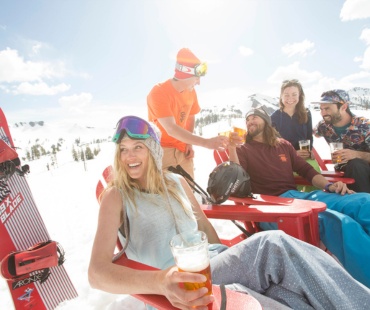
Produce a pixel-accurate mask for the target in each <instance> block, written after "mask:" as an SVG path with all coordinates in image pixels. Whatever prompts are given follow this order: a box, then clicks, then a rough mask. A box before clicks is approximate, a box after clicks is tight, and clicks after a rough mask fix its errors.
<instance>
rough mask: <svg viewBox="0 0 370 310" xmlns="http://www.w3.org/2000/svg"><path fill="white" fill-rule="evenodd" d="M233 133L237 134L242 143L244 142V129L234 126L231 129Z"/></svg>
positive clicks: (245, 132)
mask: <svg viewBox="0 0 370 310" xmlns="http://www.w3.org/2000/svg"><path fill="white" fill-rule="evenodd" d="M233 132H237V133H238V136H239V137H240V138H242V140H243V143H244V142H245V136H246V134H247V131H246V130H245V129H243V128H239V127H236V126H234V127H233Z"/></svg>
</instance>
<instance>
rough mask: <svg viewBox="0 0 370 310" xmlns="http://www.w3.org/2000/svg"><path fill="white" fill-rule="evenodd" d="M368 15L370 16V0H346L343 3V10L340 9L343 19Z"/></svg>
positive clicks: (361, 17)
mask: <svg viewBox="0 0 370 310" xmlns="http://www.w3.org/2000/svg"><path fill="white" fill-rule="evenodd" d="M368 17H370V1H369V0H346V2H344V4H343V7H342V10H341V11H340V19H341V20H342V21H349V20H355V19H363V18H368Z"/></svg>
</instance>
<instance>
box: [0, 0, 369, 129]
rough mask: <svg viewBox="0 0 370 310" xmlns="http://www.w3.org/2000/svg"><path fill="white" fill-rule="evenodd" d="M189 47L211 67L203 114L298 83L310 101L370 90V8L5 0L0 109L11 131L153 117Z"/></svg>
mask: <svg viewBox="0 0 370 310" xmlns="http://www.w3.org/2000/svg"><path fill="white" fill-rule="evenodd" d="M182 47H188V48H190V49H191V50H192V51H193V52H194V53H195V54H196V55H197V56H198V57H199V58H200V59H202V60H204V61H206V62H207V63H208V68H209V69H208V74H207V75H206V76H205V77H204V78H202V80H201V85H200V86H198V87H197V92H198V97H199V101H200V105H201V106H202V107H212V106H226V105H233V104H235V103H238V102H243V100H245V98H246V97H247V96H248V95H251V94H254V93H261V94H264V95H269V96H272V97H276V96H279V89H280V85H281V81H282V80H284V79H292V78H297V79H299V80H300V81H301V83H302V84H303V87H304V90H305V92H306V97H307V100H306V104H308V103H309V102H310V101H311V100H315V99H317V98H318V97H319V96H320V94H321V93H322V91H325V90H329V89H332V88H344V89H349V88H352V87H355V86H361V87H370V83H369V81H370V1H369V0H240V1H236V0H105V1H102V0H101V1H98V0H78V1H76V0H64V1H61V0H59V1H57V0H28V1H26V0H23V1H21V0H12V1H8V0H0V106H1V107H2V108H3V110H4V111H5V113H6V114H7V116H8V118H9V121H10V122H17V121H30V120H32V121H38V120H44V121H55V120H61V119H63V120H70V121H73V122H80V123H82V124H87V125H95V124H97V123H98V122H100V123H103V122H113V123H115V122H116V121H117V120H118V119H119V118H120V117H121V116H123V115H126V114H136V115H139V116H142V117H146V96H147V94H148V92H149V91H150V89H151V88H152V86H153V85H154V84H155V83H157V82H161V81H164V80H166V79H168V78H170V77H172V76H173V72H174V65H175V57H176V53H177V51H178V50H179V49H180V48H182ZM113 126H114V124H113Z"/></svg>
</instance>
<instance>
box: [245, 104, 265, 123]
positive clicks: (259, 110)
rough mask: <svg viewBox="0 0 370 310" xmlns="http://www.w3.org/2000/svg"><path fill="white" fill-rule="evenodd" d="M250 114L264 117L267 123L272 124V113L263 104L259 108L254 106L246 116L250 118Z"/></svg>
mask: <svg viewBox="0 0 370 310" xmlns="http://www.w3.org/2000/svg"><path fill="white" fill-rule="evenodd" d="M250 115H257V116H259V117H260V118H262V119H264V120H265V121H266V123H267V124H269V125H270V126H271V117H270V115H268V114H267V112H266V111H265V109H264V108H263V107H262V106H261V107H258V108H252V109H251V110H249V111H248V112H247V114H245V118H248V116H250Z"/></svg>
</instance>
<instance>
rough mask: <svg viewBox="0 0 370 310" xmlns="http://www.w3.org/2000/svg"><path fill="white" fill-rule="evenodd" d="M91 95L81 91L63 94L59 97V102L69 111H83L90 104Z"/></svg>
mask: <svg viewBox="0 0 370 310" xmlns="http://www.w3.org/2000/svg"><path fill="white" fill-rule="evenodd" d="M92 99H93V96H92V95H91V94H90V93H81V94H79V95H72V96H64V97H62V98H60V99H59V104H60V105H61V107H63V108H64V109H67V110H69V111H70V112H77V113H81V112H83V111H84V110H85V109H86V108H87V107H88V106H90V105H91V102H92Z"/></svg>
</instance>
